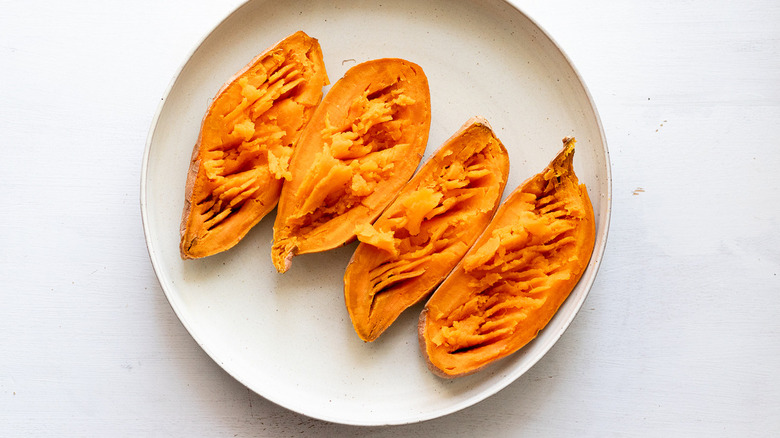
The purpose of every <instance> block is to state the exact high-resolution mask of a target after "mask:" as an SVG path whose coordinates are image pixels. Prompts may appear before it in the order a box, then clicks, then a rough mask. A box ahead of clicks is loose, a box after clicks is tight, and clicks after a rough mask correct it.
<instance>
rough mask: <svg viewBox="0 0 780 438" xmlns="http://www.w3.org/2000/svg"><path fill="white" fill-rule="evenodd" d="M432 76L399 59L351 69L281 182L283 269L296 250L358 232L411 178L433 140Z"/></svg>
mask: <svg viewBox="0 0 780 438" xmlns="http://www.w3.org/2000/svg"><path fill="white" fill-rule="evenodd" d="M430 123H431V109H430V93H429V90H428V79H427V78H426V76H425V73H424V72H423V70H422V69H421V68H420V66H418V65H416V64H414V63H412V62H409V61H405V60H402V59H395V58H385V59H378V60H373V61H367V62H364V63H361V64H358V65H356V66H354V67H352V68H351V69H349V70H348V71H347V72H346V74H345V75H344V77H343V78H341V79H339V80H338V81H337V82H336V83H335V84H334V85H333V87H332V88H331V90H330V91H329V92H328V94H327V96H325V98H324V99H323V101H322V103H321V104H320V106H319V107H318V108H317V110H316V111H315V113H314V115H313V116H312V119H311V121H310V122H309V124H308V125H307V127H306V129H305V130H304V132H303V133H302V134H301V139H300V141H299V143H298V146H297V147H296V150H295V153H294V155H293V157H292V161H291V163H290V170H291V172H292V178H291V180H290V181H287V182H286V183H285V184H284V187H283V189H282V194H281V198H280V200H279V206H278V209H277V216H276V222H275V223H274V244H273V247H272V250H271V256H272V261H273V263H274V266H275V267H276V269H277V270H278V271H279V272H285V271H287V269H288V268H289V267H290V264H291V259H292V257H293V256H294V255H296V254H306V253H312V252H319V251H325V250H328V249H332V248H336V247H338V246H341V245H343V244H345V243H347V242H349V241H351V240H353V239H354V238H355V231H356V229H357V228H358V227H361V226H364V225H366V224H370V223H372V222H373V221H374V220H375V219H376V218H377V216H379V214H380V213H381V212H382V210H384V209H385V207H387V205H388V204H389V203H390V202H391V201H392V200H393V198H394V197H395V196H396V195H397V193H398V191H399V190H400V189H401V187H403V185H404V184H406V182H407V181H409V178H411V176H412V174H413V173H414V171H415V169H416V168H417V165H418V164H419V163H420V160H421V158H422V155H423V152H424V151H425V146H426V144H427V142H428V131H429V129H430Z"/></svg>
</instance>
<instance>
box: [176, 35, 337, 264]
mask: <svg viewBox="0 0 780 438" xmlns="http://www.w3.org/2000/svg"><path fill="white" fill-rule="evenodd" d="M327 84H328V76H327V73H326V72H325V65H324V63H323V60H322V51H321V49H320V45H319V43H318V42H317V40H316V39H314V38H311V37H309V36H308V35H306V34H305V33H303V32H296V33H294V34H293V35H291V36H289V37H287V38H285V39H284V40H282V41H280V42H279V43H277V44H276V45H275V46H273V47H271V48H269V49H268V50H266V51H264V52H263V53H261V54H260V55H258V56H257V57H256V58H255V59H253V60H252V61H251V62H250V63H249V64H248V65H247V66H246V67H244V68H243V69H242V70H241V71H239V72H238V73H237V74H236V75H235V76H234V77H233V78H232V79H231V80H229V81H228V82H227V83H226V84H225V85H224V86H223V87H222V89H221V90H220V91H219V92H218V93H217V95H216V97H215V98H214V100H213V102H212V103H211V105H210V106H209V108H208V111H207V113H206V115H205V117H204V118H203V123H202V126H201V130H200V135H199V137H198V142H197V143H196V145H195V148H194V150H193V153H192V159H191V163H190V168H189V171H188V174H187V184H186V191H185V203H184V212H183V214H182V221H181V229H180V232H181V243H180V252H181V257H182V258H184V259H192V258H199V257H205V256H209V255H212V254H216V253H218V252H221V251H224V250H226V249H228V248H231V247H233V246H234V245H235V244H237V243H238V242H239V241H240V240H241V239H242V238H243V237H244V236H245V235H246V233H247V232H248V231H249V230H250V229H251V228H252V227H253V226H254V225H255V224H257V223H258V222H259V221H260V220H261V219H262V218H263V217H264V216H265V215H266V214H268V212H270V211H271V210H273V208H274V207H275V206H276V203H277V201H278V200H279V194H280V192H281V188H282V182H283V181H284V179H287V178H290V171H289V168H288V164H289V160H290V157H291V156H292V152H293V148H294V146H295V144H296V143H297V141H298V138H299V137H300V134H301V132H302V130H303V127H304V126H305V125H306V123H307V121H308V120H309V119H310V117H311V115H312V114H313V112H314V109H315V108H316V107H317V105H318V104H319V102H320V100H321V99H322V94H323V93H322V88H323V87H324V86H325V85H327Z"/></svg>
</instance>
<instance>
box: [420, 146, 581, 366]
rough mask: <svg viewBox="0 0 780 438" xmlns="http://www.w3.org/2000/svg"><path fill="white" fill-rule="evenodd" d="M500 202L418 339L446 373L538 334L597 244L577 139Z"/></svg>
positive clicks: (433, 302)
mask: <svg viewBox="0 0 780 438" xmlns="http://www.w3.org/2000/svg"><path fill="white" fill-rule="evenodd" d="M564 143H565V146H564V148H563V150H562V151H561V152H560V153H559V154H558V156H556V157H555V159H554V160H553V161H552V162H551V163H550V165H549V166H548V167H547V168H546V169H545V170H544V171H542V172H541V173H539V174H537V175H535V176H534V177H532V178H530V179H528V180H527V181H526V182H524V183H523V184H522V185H521V186H520V187H519V188H518V189H517V190H515V191H514V192H513V193H512V194H511V195H510V196H509V197H508V198H507V199H506V201H505V202H504V203H503V204H502V205H501V206H500V207H499V209H498V211H497V212H496V215H495V217H494V218H493V220H492V221H491V223H490V225H488V227H487V229H485V231H484V233H483V234H482V235H481V236H480V237H479V239H478V240H477V242H476V243H475V244H474V246H473V247H472V248H471V249H470V250H469V252H468V253H467V254H466V256H465V257H464V258H463V260H461V262H460V263H459V264H458V266H457V267H456V268H455V269H454V270H453V271H452V273H451V274H450V275H449V276H448V277H447V279H446V280H445V281H444V282H443V283H442V284H441V286H439V288H438V289H437V290H436V291H435V292H434V294H433V295H432V296H431V298H430V300H429V301H428V302H427V303H426V305H425V308H424V309H423V311H422V313H421V315H420V322H419V326H418V329H419V339H420V347H421V349H422V352H423V355H424V356H425V357H426V359H427V361H428V365H429V367H430V369H431V370H432V371H433V372H434V373H436V374H438V375H440V376H442V377H457V376H461V375H466V374H470V373H473V372H475V371H477V370H479V369H481V368H482V367H484V366H486V365H488V364H490V363H492V362H494V361H496V360H498V359H500V358H503V357H506V356H508V355H510V354H512V353H514V352H516V351H517V350H519V349H520V348H522V347H523V346H525V345H526V344H527V343H528V342H530V341H531V340H532V339H534V338H535V337H536V335H537V333H538V332H539V331H540V330H542V329H543V328H544V327H545V326H546V325H547V323H548V322H549V321H550V319H552V317H553V316H554V314H555V313H556V312H557V310H558V308H559V307H560V306H561V304H563V302H564V300H565V299H566V297H567V296H568V295H569V294H570V293H571V291H572V290H573V289H574V286H575V285H576V284H577V282H578V281H579V279H580V277H581V276H582V273H583V272H584V270H585V268H586V266H587V264H588V261H589V260H590V256H591V253H592V251H593V245H594V242H595V222H594V216H593V207H592V205H591V203H590V199H589V198H588V194H587V191H586V188H585V186H584V185H582V184H579V182H578V180H577V176H576V175H575V173H574V169H573V165H572V164H573V158H574V139H570V138H567V139H564Z"/></svg>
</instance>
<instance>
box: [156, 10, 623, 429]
mask: <svg viewBox="0 0 780 438" xmlns="http://www.w3.org/2000/svg"><path fill="white" fill-rule="evenodd" d="M297 30H304V31H305V32H307V33H308V34H309V35H311V36H313V37H315V38H318V39H319V41H320V44H321V45H322V51H323V53H324V56H325V63H326V67H327V70H328V74H329V76H330V78H331V82H335V81H336V80H338V79H339V78H340V77H341V76H342V75H343V74H344V72H345V71H346V70H347V69H348V68H350V67H352V66H353V65H355V64H356V63H359V62H362V61H366V60H369V59H375V58H382V57H400V58H405V59H408V60H410V61H413V62H415V63H417V64H419V65H420V66H421V67H422V68H423V69H424V70H425V72H426V74H427V76H428V80H429V82H430V88H431V104H432V124H431V134H430V140H429V144H428V153H429V154H430V152H431V151H433V150H435V149H437V148H438V146H439V145H440V144H441V143H442V142H443V141H444V140H445V139H446V138H447V137H449V136H450V135H451V134H452V133H453V132H454V131H455V130H456V129H457V128H458V127H460V125H461V124H462V123H464V122H465V121H466V120H467V119H469V118H470V117H471V116H473V115H482V116H485V117H486V118H487V119H488V121H489V122H490V123H491V124H492V126H493V128H494V130H495V131H496V133H497V135H498V136H499V138H501V140H502V141H503V143H504V144H505V145H506V147H507V149H508V150H509V153H510V160H511V171H510V177H509V181H508V184H507V190H506V194H508V193H509V192H511V191H512V190H514V188H515V187H517V186H518V185H519V184H520V183H521V182H522V181H523V180H525V179H526V178H527V177H529V176H531V175H532V174H535V173H537V172H539V171H540V170H541V169H542V168H544V166H545V165H546V164H547V163H548V162H549V161H550V160H551V159H552V158H553V156H554V155H555V154H556V153H557V152H558V150H559V149H560V148H561V139H562V138H563V137H564V136H571V135H573V136H575V137H576V138H577V139H578V143H577V151H576V158H575V169H576V171H577V174H578V176H579V177H580V180H581V181H582V182H584V183H585V184H587V186H588V188H589V192H590V196H591V199H592V201H593V205H594V208H595V212H596V226H597V239H596V248H595V252H594V255H593V259H592V260H591V262H590V265H589V267H588V269H587V271H586V272H585V274H584V276H583V278H582V280H581V281H580V283H579V285H578V286H577V288H576V289H575V290H574V292H573V293H572V295H571V296H570V297H569V299H568V300H567V301H566V302H565V304H564V305H563V307H562V308H561V309H560V311H559V312H558V314H557V315H556V316H555V318H554V319H553V320H552V322H551V323H550V324H549V325H548V326H547V328H545V329H544V330H543V331H542V332H541V334H540V335H539V337H538V338H537V339H536V340H534V341H533V342H532V343H531V344H529V345H528V346H526V347H525V348H524V349H523V350H521V351H520V352H519V353H517V354H515V355H514V356H511V357H510V358H507V359H505V360H503V361H500V362H499V363H497V364H495V365H494V366H492V367H490V368H489V369H486V370H483V371H482V372H480V373H478V374H475V375H472V376H468V377H464V378H460V379H456V380H450V381H448V380H442V379H440V378H438V377H435V376H434V375H433V374H431V373H430V372H429V371H428V370H427V368H426V366H425V363H424V361H423V358H422V356H421V354H420V352H419V350H418V344H417V330H416V322H417V317H418V315H419V312H420V310H421V307H422V306H421V305H418V306H416V307H414V308H412V309H410V310H409V311H408V312H406V313H405V314H404V315H402V317H401V318H400V319H399V320H397V321H396V323H395V324H394V325H393V326H392V327H391V328H390V329H389V331H387V332H385V334H384V335H382V337H381V338H380V339H379V340H377V341H376V342H374V343H370V344H368V343H364V342H362V341H361V340H360V339H359V338H358V337H357V335H356V334H355V333H354V331H353V329H352V325H351V323H350V320H349V316H348V315H347V311H346V309H345V307H344V299H343V289H342V275H343V273H344V269H345V267H346V265H347V261H348V260H349V257H350V256H351V254H352V252H353V251H354V249H355V244H352V245H349V246H346V247H344V248H341V249H337V250H333V251H329V252H326V253H321V254H314V255H303V256H299V257H296V258H295V259H294V260H293V265H292V268H291V270H290V271H288V272H287V273H286V274H284V275H281V274H278V273H276V271H275V270H274V268H273V266H272V265H271V258H270V247H271V238H272V224H273V218H274V213H271V215H269V217H267V218H266V219H265V220H264V221H262V222H261V223H260V224H259V225H258V226H257V227H255V228H254V229H253V230H252V231H251V232H250V233H249V234H248V236H247V237H246V238H245V239H244V240H243V241H242V242H241V243H240V244H239V245H237V246H236V247H234V248H233V249H231V250H229V251H227V252H225V253H222V254H219V255H215V256H211V257H208V258H206V259H202V260H190V261H186V262H185V261H182V260H181V259H180V258H179V247H178V244H179V220H180V217H181V210H182V207H183V201H184V183H185V175H186V171H187V166H188V164H189V158H190V154H191V152H192V147H193V145H194V144H195V141H196V138H197V136H198V130H199V127H200V122H201V119H202V117H203V114H204V113H205V110H206V108H207V106H208V104H209V102H210V100H211V98H212V97H213V96H214V94H215V93H216V92H217V90H218V89H219V88H220V86H221V85H222V83H223V82H224V81H225V80H227V79H228V78H230V77H231V76H232V75H233V74H234V73H235V72H236V71H238V70H239V69H240V68H241V67H243V66H244V65H245V64H246V63H247V62H248V61H249V60H251V59H252V58H253V57H254V56H255V55H257V54H258V53H260V52H261V51H263V50H264V49H265V48H267V47H269V46H270V45H272V44H274V43H276V42H277V41H278V40H280V39H282V38H284V37H285V36H287V35H289V34H291V33H293V32H295V31H297ZM610 190H611V182H610V169H609V159H608V153H607V147H606V142H605V138H604V134H603V131H602V129H601V125H600V122H599V119H598V115H597V113H596V110H595V108H594V106H593V103H592V102H591V99H590V97H589V95H588V92H587V90H586V88H585V86H584V85H583V83H582V81H581V79H580V78H579V76H578V75H577V73H576V71H575V70H574V68H573V67H572V65H571V64H570V62H569V61H568V59H567V58H566V56H565V55H564V54H563V53H562V52H561V50H560V49H559V48H558V47H557V46H556V45H555V43H554V42H552V41H551V39H550V38H549V37H548V36H547V35H546V34H545V33H544V31H542V30H541V29H540V28H539V27H538V26H537V25H536V24H535V23H534V22H533V21H531V20H530V19H529V18H528V17H526V16H525V15H524V14H523V13H521V12H520V11H518V10H517V9H515V8H514V7H513V6H512V5H510V4H508V3H505V2H503V1H500V0H473V1H469V0H428V1H425V2H420V1H418V0H393V1H379V0H378V1H365V0H334V1H328V2H312V1H308V0H287V1H272V0H252V1H249V2H247V3H246V4H244V5H243V6H241V7H240V8H239V9H237V10H236V11H235V12H234V13H233V14H231V15H230V16H229V17H227V18H226V19H225V20H224V21H223V22H222V23H221V24H220V25H219V26H217V28H216V29H214V31H213V32H211V34H209V35H208V36H207V37H206V38H205V40H204V41H203V42H202V43H201V44H200V45H199V46H198V47H197V48H196V49H195V51H194V52H193V53H192V56H191V57H190V58H189V60H188V61H187V62H186V64H185V65H184V66H183V67H182V69H181V71H180V72H179V74H178V76H177V77H176V78H175V80H174V81H173V83H172V85H171V87H170V89H169V90H168V93H167V95H166V96H165V98H164V100H163V103H162V104H161V106H160V109H159V112H158V114H157V116H156V118H155V120H154V123H153V125H152V129H151V132H150V134H149V139H148V143H147V145H146V152H145V156H144V163H143V172H142V180H141V210H142V216H143V221H144V230H145V233H146V241H147V245H148V248H149V254H150V257H151V260H152V264H153V266H154V269H155V272H156V273H157V277H158V278H159V281H160V284H161V286H162V289H163V290H164V292H165V294H166V296H167V298H168V300H169V301H170V303H171V306H172V307H173V310H174V311H175V312H176V315H178V317H179V318H180V319H181V322H182V323H183V324H184V326H185V327H186V328H187V330H188V331H189V332H190V333H191V334H192V336H193V338H194V339H195V340H196V341H197V342H198V344H199V345H200V346H201V347H202V348H203V349H204V350H205V351H206V352H207V353H208V354H209V355H210V356H211V357H212V358H213V359H214V361H216V362H217V363H218V364H219V365H220V366H222V367H223V368H224V369H225V370H226V371H227V372H228V373H230V374H231V375H232V376H233V377H235V378H236V379H238V380H239V381H240V382H242V383H243V384H244V385H246V386H247V387H249V388H250V389H252V390H253V391H255V392H257V393H258V394H260V395H261V396H263V397H265V398H267V399H268V400H271V401H273V402H275V403H278V404H279V405H281V406H284V407H287V408H289V409H291V410H294V411H297V412H300V413H302V414H305V415H308V416H311V417H315V418H319V419H323V420H327V421H332V422H338V423H346V424H357V425H381V424H401V423H411V422H416V421H422V420H426V419H431V418H435V417H439V416H442V415H445V414H449V413H452V412H455V411H458V410H460V409H462V408H465V407H467V406H470V405H472V404H474V403H477V402H479V401H480V400H483V399H485V398H486V397H488V396H490V395H492V394H494V393H496V392H497V391H499V390H501V389H502V388H504V387H505V386H506V385H508V384H510V383H511V382H513V381H514V380H515V379H517V378H518V377H519V376H521V375H522V374H523V373H524V372H525V371H527V370H528V369H529V368H530V367H531V366H532V365H533V364H534V363H536V362H537V361H538V360H539V359H540V358H541V357H542V356H543V355H544V354H545V353H546V352H547V351H548V350H549V349H550V348H551V347H552V345H553V344H554V343H555V342H556V341H557V340H558V338H559V337H560V335H561V334H562V333H563V331H564V330H565V329H566V327H567V326H568V325H569V323H570V322H571V321H572V319H573V318H574V316H575V314H576V313H577V311H578V310H579V308H580V307H581V305H582V303H583V301H584V300H585V297H586V295H587V293H588V291H589V289H590V287H591V285H592V284H593V281H594V277H595V275H596V271H597V270H598V266H599V264H600V260H601V257H602V254H603V251H604V246H605V243H606V234H607V228H608V223H609V216H610Z"/></svg>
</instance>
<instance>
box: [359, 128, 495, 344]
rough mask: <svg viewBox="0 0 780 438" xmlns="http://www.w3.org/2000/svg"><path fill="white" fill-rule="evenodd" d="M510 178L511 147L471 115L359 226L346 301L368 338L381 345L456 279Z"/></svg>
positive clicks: (366, 338)
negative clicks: (405, 317)
mask: <svg viewBox="0 0 780 438" xmlns="http://www.w3.org/2000/svg"><path fill="white" fill-rule="evenodd" d="M508 173H509V156H508V154H507V152H506V149H505V148H504V145H503V144H501V142H500V141H499V140H498V138H496V136H495V135H494V134H493V131H492V130H491V129H490V126H489V125H488V123H487V121H486V120H485V119H483V118H481V117H475V118H472V119H471V120H469V121H468V122H466V124H465V125H463V126H462V127H461V128H460V129H459V130H458V131H457V132H456V133H455V134H454V135H453V136H452V137H450V138H449V139H448V140H447V141H446V142H445V143H444V144H443V145H442V146H441V148H440V149H439V150H438V151H437V152H436V154H434V155H433V156H432V157H431V158H430V159H429V160H428V161H427V162H426V163H425V164H424V165H423V167H422V168H421V169H420V171H419V172H418V173H417V174H416V175H415V176H414V178H412V179H411V181H409V183H408V184H406V185H405V186H404V188H403V190H402V191H401V192H400V194H399V195H398V197H397V198H396V199H395V201H393V203H392V204H391V205H390V206H389V207H388V208H387V210H385V211H384V213H382V215H381V216H380V217H379V219H377V221H376V222H375V223H374V224H373V225H369V224H366V225H364V226H363V227H361V228H360V229H358V232H357V238H358V240H360V241H361V244H360V245H358V247H357V250H356V251H355V254H354V255H353V256H352V259H351V261H350V263H349V265H348V266H347V270H346V272H345V274H344V296H345V302H346V306H347V310H348V311H349V315H350V317H351V319H352V324H353V326H354V327H355V331H356V332H357V334H358V335H359V336H360V338H361V339H363V340H364V341H373V340H375V339H376V338H377V337H378V336H379V335H380V334H382V333H383V332H384V331H385V330H386V329H387V328H388V327H390V325H391V324H392V323H393V321H395V320H396V318H398V316H399V315H400V314H401V313H402V312H403V311H404V310H406V309H407V308H408V307H410V306H412V305H414V304H415V303H417V302H419V301H420V300H422V299H424V298H425V297H427V296H428V295H429V294H430V292H431V291H433V289H434V288H435V287H436V285H438V284H439V283H441V281H442V280H443V279H444V278H445V277H446V276H447V274H449V272H450V271H451V270H452V268H453V267H454V266H455V265H456V264H457V263H458V261H460V259H461V258H462V257H463V255H464V254H465V253H466V251H467V250H468V249H469V248H470V247H471V245H472V244H473V243H474V241H475V240H476V239H477V237H478V236H479V234H480V233H481V232H482V230H484V229H485V227H486V226H487V225H488V223H489V222H490V219H491V218H492V217H493V214H494V213H495V211H496V208H498V204H499V202H500V201H501V195H502V194H503V192H504V186H505V185H506V180H507V176H508Z"/></svg>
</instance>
